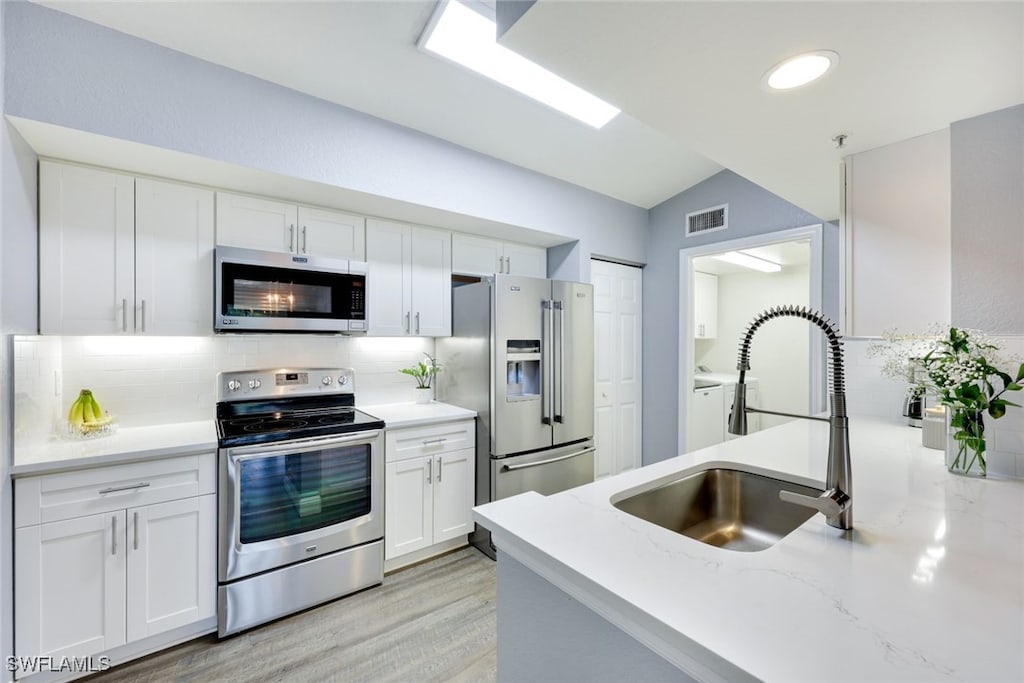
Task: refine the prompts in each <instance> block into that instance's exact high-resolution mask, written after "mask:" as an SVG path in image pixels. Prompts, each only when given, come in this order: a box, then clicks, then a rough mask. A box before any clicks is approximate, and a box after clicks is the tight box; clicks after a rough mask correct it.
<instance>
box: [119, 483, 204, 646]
mask: <svg viewBox="0 0 1024 683" xmlns="http://www.w3.org/2000/svg"><path fill="white" fill-rule="evenodd" d="M216 510H217V506H216V494H210V495H206V496H198V497H195V498H183V499H181V500H173V501H170V502H167V503H158V504H156V505H147V506H144V507H138V508H132V509H129V510H128V539H127V547H128V619H127V632H128V640H129V641H134V640H139V639H141V638H146V637H148V636H152V635H155V634H157V633H163V632H164V631H170V630H171V629H175V628H178V627H179V626H186V625H188V624H191V623H194V622H197V621H200V620H202V619H206V618H208V617H212V616H214V615H215V614H216V613H217V608H216V601H215V597H216V594H217V559H216V557H217V555H216V544H217V512H216Z"/></svg>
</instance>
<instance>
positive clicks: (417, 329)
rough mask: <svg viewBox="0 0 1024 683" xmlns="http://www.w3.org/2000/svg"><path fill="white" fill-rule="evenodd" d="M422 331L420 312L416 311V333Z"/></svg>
mask: <svg viewBox="0 0 1024 683" xmlns="http://www.w3.org/2000/svg"><path fill="white" fill-rule="evenodd" d="M419 333H420V312H419V311H416V334H419Z"/></svg>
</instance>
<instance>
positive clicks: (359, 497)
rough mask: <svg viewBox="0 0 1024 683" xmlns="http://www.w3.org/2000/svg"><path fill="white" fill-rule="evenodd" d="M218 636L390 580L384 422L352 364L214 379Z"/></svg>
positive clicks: (248, 372)
mask: <svg viewBox="0 0 1024 683" xmlns="http://www.w3.org/2000/svg"><path fill="white" fill-rule="evenodd" d="M217 382H218V402H217V436H218V440H219V449H218V460H219V468H220V469H219V473H218V502H219V511H218V519H219V526H218V542H219V546H220V552H219V556H218V591H217V598H218V610H217V621H218V624H217V633H218V635H220V636H221V637H223V636H226V635H230V634H232V633H237V632H238V631H241V630H244V629H247V628H250V627H252V626H256V625H257V624H261V623H263V622H266V621H269V620H271V619H276V618H277V617H281V616H284V615H286V614H291V613H292V612H296V611H298V610H301V609H305V608H307V607H311V606H313V605H316V604H319V603H321V602H325V601H327V600H331V599H334V598H337V597H340V596H342V595H346V594H348V593H352V592H354V591H357V590H360V589H362V588H366V587H368V586H373V585H376V584H379V583H381V581H382V580H383V578H384V544H383V540H382V539H383V536H384V467H383V459H384V442H383V436H382V435H383V431H382V430H383V429H384V423H383V422H382V421H381V420H379V419H378V418H376V417H373V416H372V415H367V414H366V413H363V412H361V411H359V410H356V409H355V408H354V407H353V406H354V405H355V394H354V392H353V384H354V380H353V372H352V370H351V369H348V368H306V369H279V370H252V371H243V372H223V373H220V374H219V375H218V376H217Z"/></svg>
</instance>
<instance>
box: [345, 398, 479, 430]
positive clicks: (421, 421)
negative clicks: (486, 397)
mask: <svg viewBox="0 0 1024 683" xmlns="http://www.w3.org/2000/svg"><path fill="white" fill-rule="evenodd" d="M356 407H357V408H359V410H361V411H363V412H364V413H369V414H370V415H373V416H374V417H379V418H380V419H382V420H384V424H385V425H386V426H387V428H388V429H396V428H401V427H415V426H416V425H425V424H435V423H438V422H453V421H455V420H469V419H472V418H474V417H476V412H475V411H472V410H466V409H465V408H459V407H458V406H453V405H448V404H447V403H438V402H437V401H432V402H430V403H382V404H378V405H372V406H356Z"/></svg>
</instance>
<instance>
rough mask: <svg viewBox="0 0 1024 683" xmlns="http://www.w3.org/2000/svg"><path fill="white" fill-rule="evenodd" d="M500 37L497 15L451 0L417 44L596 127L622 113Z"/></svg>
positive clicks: (434, 17) (433, 17)
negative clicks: (526, 55)
mask: <svg viewBox="0 0 1024 683" xmlns="http://www.w3.org/2000/svg"><path fill="white" fill-rule="evenodd" d="M496 36H497V29H496V27H495V24H494V19H493V18H489V17H486V16H484V15H483V14H481V13H480V12H477V11H476V10H475V9H472V8H470V7H468V6H467V5H465V4H463V3H461V2H457V1H456V0H447V1H446V2H441V3H439V4H438V6H437V9H436V10H435V11H434V14H433V16H431V18H430V21H429V22H427V26H426V29H424V31H423V35H422V36H420V40H419V42H418V43H417V45H418V47H419V48H420V49H421V50H424V51H426V52H430V53H433V54H436V55H439V56H441V57H444V58H446V59H450V60H451V61H453V62H455V63H457V64H461V65H462V66H464V67H466V68H467V69H470V70H472V71H475V72H476V73H478V74H480V75H482V76H486V77H487V78H490V79H492V80H495V81H497V82H499V83H501V84H502V85H505V86H507V87H509V88H512V89H513V90H516V91H517V92H519V93H522V94H523V95H526V96H527V97H531V98H533V99H535V100H537V101H538V102H542V103H544V104H546V105H548V106H549V107H552V108H554V109H557V110H558V111H560V112H562V113H564V114H568V115H569V116H571V117H573V118H574V119H577V120H579V121H582V122H583V123H586V124H587V125H589V126H592V127H594V128H601V127H602V126H604V125H605V124H606V123H608V122H609V121H611V120H612V119H613V118H615V116H617V115H618V114H619V110H618V109H616V108H615V107H613V106H612V105H610V104H608V103H607V102H605V101H604V100H601V99H599V98H597V97H595V96H594V95H591V94H590V93H588V92H587V91H586V90H583V89H582V88H580V87H578V86H576V85H573V84H572V83H570V82H569V81H567V80H565V79H564V78H562V77H561V76H556V75H555V74H553V73H551V72H550V71H548V70H547V69H545V68H543V67H541V66H538V65H537V64H535V63H533V62H531V61H530V60H528V59H526V58H525V57H523V56H522V55H519V54H517V53H515V52H513V51H512V50H509V49H508V48H506V47H503V46H501V45H498V43H497V40H496Z"/></svg>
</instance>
